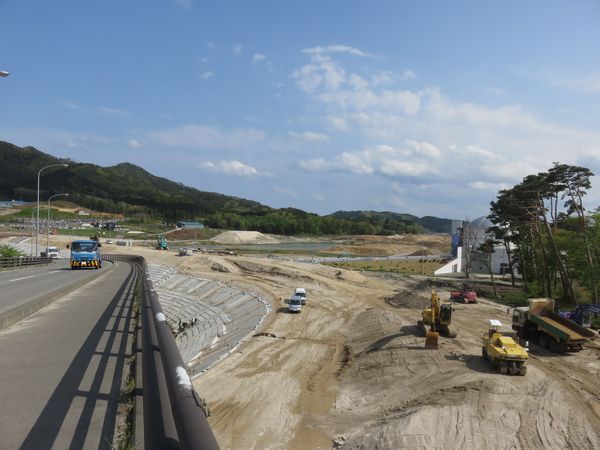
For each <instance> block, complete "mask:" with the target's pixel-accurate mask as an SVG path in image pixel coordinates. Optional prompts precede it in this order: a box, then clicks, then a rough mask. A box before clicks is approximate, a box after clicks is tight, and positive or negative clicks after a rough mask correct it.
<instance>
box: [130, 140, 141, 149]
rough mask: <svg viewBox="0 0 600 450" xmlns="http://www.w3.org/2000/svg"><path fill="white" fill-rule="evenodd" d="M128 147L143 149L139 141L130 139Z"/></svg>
mask: <svg viewBox="0 0 600 450" xmlns="http://www.w3.org/2000/svg"><path fill="white" fill-rule="evenodd" d="M127 146H128V147H129V148H140V147H141V145H140V143H139V141H138V140H137V139H129V140H128V141H127Z"/></svg>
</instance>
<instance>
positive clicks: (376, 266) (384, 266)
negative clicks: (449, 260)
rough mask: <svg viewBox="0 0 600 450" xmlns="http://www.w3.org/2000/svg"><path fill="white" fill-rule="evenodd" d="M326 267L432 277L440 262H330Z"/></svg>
mask: <svg viewBox="0 0 600 450" xmlns="http://www.w3.org/2000/svg"><path fill="white" fill-rule="evenodd" d="M326 265H328V266H331V267H338V268H340V269H348V270H360V271H370V272H388V273H402V274H406V275H418V274H422V275H433V272H434V271H436V270H437V269H439V268H440V267H441V265H442V262H441V261H440V260H426V261H415V260H409V261H402V260H383V261H346V262H332V263H327V264H326Z"/></svg>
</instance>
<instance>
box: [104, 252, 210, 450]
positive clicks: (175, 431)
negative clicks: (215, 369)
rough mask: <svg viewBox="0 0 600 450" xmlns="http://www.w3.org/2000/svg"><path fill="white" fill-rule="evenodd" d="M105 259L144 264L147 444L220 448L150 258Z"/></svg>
mask: <svg viewBox="0 0 600 450" xmlns="http://www.w3.org/2000/svg"><path fill="white" fill-rule="evenodd" d="M103 259H105V260H109V261H124V262H127V263H129V264H132V265H137V266H138V267H139V268H140V269H141V270H140V273H141V283H140V288H141V304H140V314H139V318H140V323H139V327H138V330H139V331H138V339H139V340H138V348H140V347H141V354H142V364H141V372H142V373H141V378H142V381H141V392H142V396H141V397H142V405H141V407H142V409H143V448H145V449H148V450H155V449H156V450H158V449H184V450H192V449H198V450H199V449H203V450H213V449H214V450H218V449H219V445H218V443H217V440H216V438H215V436H214V434H213V432H212V430H211V428H210V426H209V424H208V415H209V413H208V407H207V404H206V402H205V401H204V399H202V398H201V397H200V396H199V395H198V393H197V392H196V391H195V389H194V387H193V386H192V381H191V378H190V376H189V374H188V372H187V370H186V368H185V367H186V366H185V364H184V362H183V359H182V357H181V354H180V352H179V349H178V348H177V345H176V343H175V339H174V337H173V334H172V331H171V329H170V328H169V326H168V324H167V321H166V317H165V315H164V313H163V311H162V308H161V306H160V302H159V301H158V295H157V294H156V291H155V290H154V286H153V285H152V282H151V281H150V277H149V275H148V271H147V264H146V260H145V259H144V258H142V257H141V256H135V255H104V256H103ZM140 341H141V346H140V345H139V342H140ZM138 377H139V375H138V376H137V377H136V384H137V385H138V389H139V387H140V383H139V381H138ZM136 406H137V407H139V406H140V405H136ZM138 433H139V434H141V430H139V427H136V436H135V440H136V448H137V447H138V443H139V442H140V441H142V436H138Z"/></svg>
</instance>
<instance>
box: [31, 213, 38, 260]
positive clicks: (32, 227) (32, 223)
mask: <svg viewBox="0 0 600 450" xmlns="http://www.w3.org/2000/svg"><path fill="white" fill-rule="evenodd" d="M36 209H38V208H37V206H34V207H33V209H32V210H31V249H30V251H29V256H33V230H34V228H35V227H34V226H33V225H34V222H33V214H34V213H35V210H36Z"/></svg>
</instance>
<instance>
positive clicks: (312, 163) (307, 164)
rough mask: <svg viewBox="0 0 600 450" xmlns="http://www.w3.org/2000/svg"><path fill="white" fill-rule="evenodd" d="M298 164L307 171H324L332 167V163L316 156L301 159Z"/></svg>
mask: <svg viewBox="0 0 600 450" xmlns="http://www.w3.org/2000/svg"><path fill="white" fill-rule="evenodd" d="M298 166H299V167H300V168H301V169H304V170H306V171H307V172H322V171H325V170H330V169H331V167H332V165H331V163H329V162H327V161H325V160H324V159H322V158H314V159H308V160H305V161H300V162H299V163H298Z"/></svg>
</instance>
